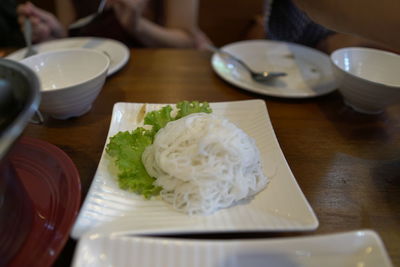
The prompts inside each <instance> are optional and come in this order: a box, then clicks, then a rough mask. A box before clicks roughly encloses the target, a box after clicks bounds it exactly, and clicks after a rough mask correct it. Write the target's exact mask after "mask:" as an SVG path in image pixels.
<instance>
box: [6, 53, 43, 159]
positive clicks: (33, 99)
mask: <svg viewBox="0 0 400 267" xmlns="http://www.w3.org/2000/svg"><path fill="white" fill-rule="evenodd" d="M39 103H40V83H39V79H38V77H37V76H36V74H35V73H34V72H33V71H32V70H31V69H29V68H28V67H26V66H25V65H22V64H21V63H18V62H15V61H11V60H7V59H0V160H1V159H2V158H3V157H4V156H5V155H6V153H7V152H8V150H9V149H10V147H11V146H12V144H13V143H14V142H15V141H16V139H17V138H18V137H19V136H20V135H21V133H22V131H23V130H24V128H25V127H26V125H27V124H28V123H29V120H30V119H31V118H32V116H33V115H34V113H35V111H36V110H38V107H39Z"/></svg>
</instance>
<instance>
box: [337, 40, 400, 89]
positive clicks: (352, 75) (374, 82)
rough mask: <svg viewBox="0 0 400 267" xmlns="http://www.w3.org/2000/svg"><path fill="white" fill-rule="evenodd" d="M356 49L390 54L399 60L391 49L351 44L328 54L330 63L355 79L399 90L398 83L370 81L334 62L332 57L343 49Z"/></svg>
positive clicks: (397, 55)
mask: <svg viewBox="0 0 400 267" xmlns="http://www.w3.org/2000/svg"><path fill="white" fill-rule="evenodd" d="M357 50H358V51H362V50H364V51H370V52H371V51H372V52H376V53H380V54H387V55H390V56H395V57H399V60H400V55H399V54H396V53H394V52H391V51H386V50H381V49H375V48H370V47H356V46H352V47H343V48H339V49H336V50H335V51H333V52H332V53H331V55H330V59H331V63H332V65H333V66H334V67H335V68H336V69H338V70H340V71H341V72H343V73H345V74H346V75H349V76H351V77H353V78H356V79H357V80H360V81H363V82H367V83H371V84H372V85H375V86H382V85H383V86H386V87H388V88H390V89H394V90H400V85H393V84H388V83H385V82H376V81H372V80H367V79H365V78H363V77H360V76H358V75H356V74H354V73H350V72H348V71H346V70H344V69H342V68H341V67H340V66H338V64H336V62H335V60H334V57H335V56H337V55H338V54H339V53H343V52H344V51H357Z"/></svg>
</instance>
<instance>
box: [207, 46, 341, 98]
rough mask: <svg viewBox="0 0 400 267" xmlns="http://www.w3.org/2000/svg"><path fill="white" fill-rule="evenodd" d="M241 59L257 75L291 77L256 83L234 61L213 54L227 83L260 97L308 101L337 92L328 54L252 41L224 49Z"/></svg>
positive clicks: (306, 48)
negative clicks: (257, 72) (259, 73)
mask: <svg viewBox="0 0 400 267" xmlns="http://www.w3.org/2000/svg"><path fill="white" fill-rule="evenodd" d="M221 49H222V50H224V51H227V52H230V53H231V54H233V55H235V56H236V57H238V58H240V59H242V60H243V61H244V62H246V63H247V64H248V65H249V66H250V67H251V68H252V69H253V70H255V71H283V72H286V73H287V74H288V75H287V76H285V77H279V78H276V79H274V80H272V81H271V82H270V83H260V82H256V81H254V80H253V79H252V78H251V76H250V74H249V72H248V71H247V70H246V69H244V68H243V67H242V66H241V65H240V64H237V63H236V62H235V61H233V60H231V59H229V58H226V57H223V56H221V55H220V54H214V55H213V56H212V59H211V64H212V67H213V69H214V71H215V72H216V73H217V74H218V75H219V76H220V77H221V78H222V79H224V80H225V81H227V82H229V83H231V84H233V85H235V86H237V87H239V88H242V89H244V90H248V91H251V92H255V93H258V94H263V95H268V96H274V97H283V98H309V97H316V96H321V95H325V94H328V93H330V92H332V91H334V90H335V89H336V83H335V80H334V76H333V72H332V66H331V62H330V59H329V56H327V55H326V54H324V53H322V52H320V51H318V50H315V49H312V48H309V47H306V46H302V45H298V44H292V43H285V42H277V41H268V40H251V41H241V42H237V43H232V44H228V45H226V46H224V47H222V48H221Z"/></svg>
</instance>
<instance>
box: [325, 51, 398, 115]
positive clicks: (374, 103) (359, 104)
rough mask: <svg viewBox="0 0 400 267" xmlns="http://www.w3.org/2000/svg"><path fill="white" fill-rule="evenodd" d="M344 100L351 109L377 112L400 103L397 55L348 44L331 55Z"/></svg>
mask: <svg viewBox="0 0 400 267" xmlns="http://www.w3.org/2000/svg"><path fill="white" fill-rule="evenodd" d="M331 60H332V63H333V66H334V68H333V71H334V74H335V77H336V79H337V82H338V88H339V91H340V92H341V94H342V95H343V97H344V101H345V103H346V104H347V105H348V106H350V107H352V108H353V109H354V110H356V111H358V112H361V113H367V114H377V113H381V112H382V111H383V110H384V109H385V108H386V107H388V106H390V105H393V104H396V103H399V102H400V56H399V55H397V54H394V53H391V52H386V51H383V50H377V49H371V48H362V47H349V48H342V49H339V50H336V51H334V52H333V53H332V54H331Z"/></svg>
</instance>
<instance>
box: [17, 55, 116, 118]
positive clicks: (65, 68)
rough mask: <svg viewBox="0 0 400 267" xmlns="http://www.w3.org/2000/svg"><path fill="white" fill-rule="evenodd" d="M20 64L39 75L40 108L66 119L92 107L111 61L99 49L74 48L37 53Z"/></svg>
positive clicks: (53, 115) (51, 114)
mask: <svg viewBox="0 0 400 267" xmlns="http://www.w3.org/2000/svg"><path fill="white" fill-rule="evenodd" d="M21 63H23V64H25V65H27V66H28V67H30V68H31V69H33V70H34V72H35V73H36V74H37V76H38V77H39V80H40V84H41V96H42V101H41V103H40V110H41V111H42V112H44V113H47V114H49V115H50V116H52V117H54V118H56V119H68V118H71V117H77V116H81V115H83V114H85V113H86V112H88V111H89V110H90V109H91V107H92V104H93V102H94V100H95V99H96V97H97V96H98V94H99V93H100V91H101V89H102V88H103V85H104V82H105V79H106V77H107V70H108V67H109V65H110V60H109V58H108V57H107V56H106V55H105V54H103V53H101V52H99V51H96V50H92V49H83V48H74V49H64V50H56V51H49V52H45V53H41V54H37V55H34V56H31V57H28V58H26V59H23V60H22V61H21Z"/></svg>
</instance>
